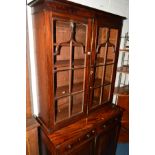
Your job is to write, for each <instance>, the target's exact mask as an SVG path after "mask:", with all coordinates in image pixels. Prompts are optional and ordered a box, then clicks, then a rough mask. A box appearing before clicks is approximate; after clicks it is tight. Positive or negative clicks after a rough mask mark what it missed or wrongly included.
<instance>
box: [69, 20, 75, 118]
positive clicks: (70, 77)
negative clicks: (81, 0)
mask: <svg viewBox="0 0 155 155" xmlns="http://www.w3.org/2000/svg"><path fill="white" fill-rule="evenodd" d="M70 27H71V38H70V64H69V67H70V70H69V94H71V92H72V80H73V79H72V74H73V71H72V49H73V41H72V40H73V37H74V36H73V35H74V23H73V22H71V23H70ZM71 105H72V96H71V95H70V96H69V117H70V116H71Z"/></svg>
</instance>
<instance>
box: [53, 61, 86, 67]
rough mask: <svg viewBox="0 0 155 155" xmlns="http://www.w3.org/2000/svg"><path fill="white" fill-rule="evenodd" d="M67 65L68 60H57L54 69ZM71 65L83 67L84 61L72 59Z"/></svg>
mask: <svg viewBox="0 0 155 155" xmlns="http://www.w3.org/2000/svg"><path fill="white" fill-rule="evenodd" d="M69 63H70V61H69V60H57V61H56V63H55V65H54V68H60V67H69ZM73 65H74V66H82V67H84V59H74V62H73Z"/></svg>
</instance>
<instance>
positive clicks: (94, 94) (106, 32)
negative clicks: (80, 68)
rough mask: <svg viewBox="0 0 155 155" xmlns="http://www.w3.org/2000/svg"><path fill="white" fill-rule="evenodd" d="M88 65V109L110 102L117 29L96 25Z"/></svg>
mask: <svg viewBox="0 0 155 155" xmlns="http://www.w3.org/2000/svg"><path fill="white" fill-rule="evenodd" d="M95 31H96V32H95V43H94V47H93V50H92V51H93V53H92V57H91V64H90V77H91V82H90V109H94V108H96V107H98V106H99V105H103V104H105V103H108V102H110V98H111V88H112V85H113V83H114V82H113V76H114V74H113V73H114V67H115V65H116V48H117V45H118V44H117V40H118V29H115V28H110V27H107V26H102V25H97V26H96V27H95Z"/></svg>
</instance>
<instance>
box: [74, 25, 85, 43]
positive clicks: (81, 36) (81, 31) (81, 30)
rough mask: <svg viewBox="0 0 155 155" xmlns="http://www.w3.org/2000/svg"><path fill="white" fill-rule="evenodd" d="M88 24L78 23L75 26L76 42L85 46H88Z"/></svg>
mask: <svg viewBox="0 0 155 155" xmlns="http://www.w3.org/2000/svg"><path fill="white" fill-rule="evenodd" d="M86 29H87V27H86V24H82V23H76V24H75V32H76V33H75V40H76V41H77V42H81V43H83V44H84V45H85V44H86Z"/></svg>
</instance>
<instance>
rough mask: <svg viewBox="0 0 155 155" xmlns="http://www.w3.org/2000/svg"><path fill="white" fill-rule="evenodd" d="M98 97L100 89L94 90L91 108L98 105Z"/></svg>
mask: <svg viewBox="0 0 155 155" xmlns="http://www.w3.org/2000/svg"><path fill="white" fill-rule="evenodd" d="M100 96H101V88H96V89H94V94H93V106H97V105H99V104H100Z"/></svg>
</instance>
